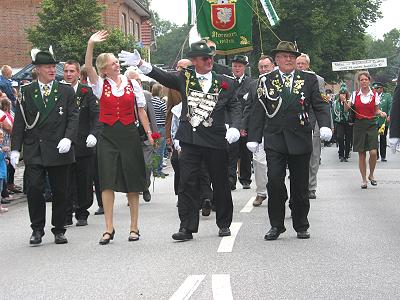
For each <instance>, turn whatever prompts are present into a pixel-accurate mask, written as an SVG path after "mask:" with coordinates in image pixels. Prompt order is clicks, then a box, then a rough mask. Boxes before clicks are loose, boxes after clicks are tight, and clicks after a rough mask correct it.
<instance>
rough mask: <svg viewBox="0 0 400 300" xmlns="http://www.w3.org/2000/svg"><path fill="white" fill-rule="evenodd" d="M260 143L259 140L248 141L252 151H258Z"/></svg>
mask: <svg viewBox="0 0 400 300" xmlns="http://www.w3.org/2000/svg"><path fill="white" fill-rule="evenodd" d="M259 145H260V144H259V143H257V142H247V143H246V147H247V149H249V150H250V152H251V153H256V152H257V151H258V146H259Z"/></svg>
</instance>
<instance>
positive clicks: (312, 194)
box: [308, 191, 317, 199]
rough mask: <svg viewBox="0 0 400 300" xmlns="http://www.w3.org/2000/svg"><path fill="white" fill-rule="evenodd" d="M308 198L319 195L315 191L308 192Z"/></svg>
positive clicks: (315, 197)
mask: <svg viewBox="0 0 400 300" xmlns="http://www.w3.org/2000/svg"><path fill="white" fill-rule="evenodd" d="M308 199H317V195H316V194H315V191H309V192H308Z"/></svg>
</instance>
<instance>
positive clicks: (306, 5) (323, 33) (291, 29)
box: [253, 0, 381, 81]
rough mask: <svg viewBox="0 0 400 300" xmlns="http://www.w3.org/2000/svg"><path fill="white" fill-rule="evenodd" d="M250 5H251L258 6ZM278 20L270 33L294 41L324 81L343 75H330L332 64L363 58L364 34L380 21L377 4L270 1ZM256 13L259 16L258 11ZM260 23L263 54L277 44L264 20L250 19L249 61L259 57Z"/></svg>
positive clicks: (376, 0)
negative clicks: (251, 39)
mask: <svg viewBox="0 0 400 300" xmlns="http://www.w3.org/2000/svg"><path fill="white" fill-rule="evenodd" d="M258 2H259V1H254V5H259V6H260V4H259V3H258ZM272 2H273V4H274V6H275V9H276V11H277V13H278V15H279V17H280V19H281V21H280V23H279V24H278V25H277V26H275V27H274V28H273V31H274V32H275V33H276V34H277V36H278V37H280V38H281V39H282V40H288V41H295V42H296V43H297V45H298V48H299V51H301V52H304V53H307V54H308V55H309V56H310V58H311V67H312V69H313V70H314V71H315V72H317V73H318V74H320V75H321V76H324V77H325V79H326V80H328V81H330V80H337V79H338V78H339V76H342V75H343V74H340V73H335V72H332V68H331V63H332V61H342V60H353V59H363V58H365V55H366V45H365V30H366V28H367V27H368V24H370V23H373V22H375V21H376V20H377V19H378V18H379V17H380V12H379V7H380V4H381V0H335V1H325V0H313V1H309V0H297V1H292V0H275V1H274V0H273V1H272ZM258 10H259V11H260V12H261V11H262V8H261V7H259V8H258ZM259 22H260V23H261V36H262V40H263V47H262V49H263V52H264V53H265V54H268V53H270V51H271V50H272V49H273V48H275V46H276V45H277V43H278V42H279V41H278V40H277V38H276V37H275V36H274V35H273V34H272V33H271V31H270V30H269V29H268V28H267V26H266V25H265V23H267V24H268V21H267V20H266V18H265V17H262V19H261V20H260V19H259V18H258V17H257V16H255V18H254V22H253V28H254V35H253V39H254V40H253V44H254V47H255V51H253V58H254V59H253V61H254V60H257V59H258V57H259V56H260V53H261V49H260V47H259V44H260V39H259V31H258V23H259Z"/></svg>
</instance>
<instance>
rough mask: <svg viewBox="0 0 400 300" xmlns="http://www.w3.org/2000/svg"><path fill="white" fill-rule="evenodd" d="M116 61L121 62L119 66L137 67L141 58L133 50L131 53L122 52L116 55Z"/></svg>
mask: <svg viewBox="0 0 400 300" xmlns="http://www.w3.org/2000/svg"><path fill="white" fill-rule="evenodd" d="M118 59H119V61H120V62H121V66H123V67H125V66H135V67H136V66H137V65H139V63H140V61H141V60H142V58H141V57H140V53H139V52H138V51H137V50H136V49H135V50H134V51H133V53H131V52H128V51H124V50H122V51H121V53H118Z"/></svg>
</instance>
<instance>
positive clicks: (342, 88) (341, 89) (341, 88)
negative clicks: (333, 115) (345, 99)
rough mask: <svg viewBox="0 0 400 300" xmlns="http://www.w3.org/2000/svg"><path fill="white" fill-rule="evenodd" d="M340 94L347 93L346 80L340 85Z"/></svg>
mask: <svg viewBox="0 0 400 300" xmlns="http://www.w3.org/2000/svg"><path fill="white" fill-rule="evenodd" d="M339 94H347V86H346V84H345V83H344V82H342V84H341V85H340V90H339Z"/></svg>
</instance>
